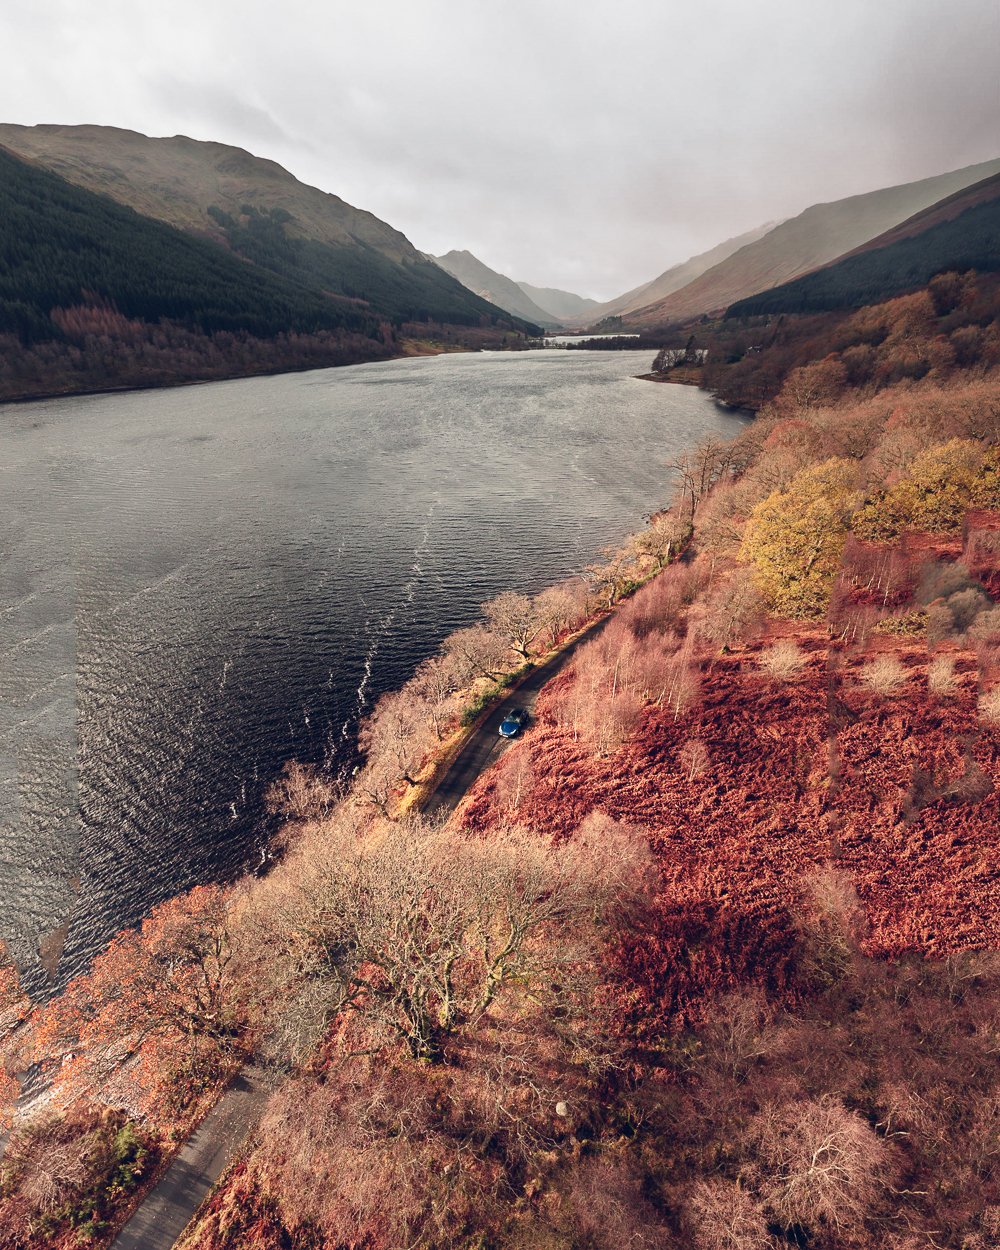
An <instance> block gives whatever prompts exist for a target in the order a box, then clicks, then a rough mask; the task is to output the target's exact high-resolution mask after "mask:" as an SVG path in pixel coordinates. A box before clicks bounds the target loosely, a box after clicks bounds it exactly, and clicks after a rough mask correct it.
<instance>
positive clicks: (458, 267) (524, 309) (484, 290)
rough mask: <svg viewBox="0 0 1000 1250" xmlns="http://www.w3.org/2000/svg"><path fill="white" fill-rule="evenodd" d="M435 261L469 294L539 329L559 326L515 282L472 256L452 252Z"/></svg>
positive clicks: (456, 251) (464, 252)
mask: <svg viewBox="0 0 1000 1250" xmlns="http://www.w3.org/2000/svg"><path fill="white" fill-rule="evenodd" d="M434 261H435V263H436V264H438V265H440V266H441V268H442V269H443V270H444V271H445V272H446V273H449V274H450V275H451V276H452V277H453V278H455V279H456V280H457V281H458V282H461V284H462V285H463V286H464V287H466V288H467V289H468V290H469V291H472V292H473V293H474V294H476V295H478V296H479V297H480V298H481V299H484V300H488V301H489V302H490V303H491V304H496V306H497V307H498V308H503V309H504V310H505V311H506V312H509V313H513V314H514V316H515V317H523V318H524V319H525V320H526V321H532V322H534V323H535V324H536V325H539V326H555V325H558V324H559V319H558V318H557V317H553V316H552V314H551V313H547V312H546V311H545V310H544V309H543V308H540V307H539V306H538V305H537V304H536V303H535V302H534V300H533V299H531V297H530V296H529V295H526V294H525V292H524V291H522V290H521V288H520V286H518V284H517V283H516V282H515V281H514V279H513V278H508V277H506V276H505V275H504V274H502V273H497V272H496V270H495V269H491V268H490V267H489V265H484V264H483V262H482V261H481V260H480V259H479V258H478V257H477V256H473V254H472V253H471V252H467V251H458V250H452V251H450V252H448V253H447V254H446V255H444V256H435V257H434Z"/></svg>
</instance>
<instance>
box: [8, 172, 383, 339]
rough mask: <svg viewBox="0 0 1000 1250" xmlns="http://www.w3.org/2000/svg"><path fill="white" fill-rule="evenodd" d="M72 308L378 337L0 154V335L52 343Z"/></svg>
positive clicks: (266, 278) (216, 252) (301, 292)
mask: <svg viewBox="0 0 1000 1250" xmlns="http://www.w3.org/2000/svg"><path fill="white" fill-rule="evenodd" d="M79 305H88V306H91V307H95V306H96V307H98V308H106V309H107V310H108V311H109V313H110V311H111V310H112V309H113V310H114V311H115V312H117V313H118V314H121V315H123V316H124V317H127V318H130V319H134V320H136V321H140V322H147V323H157V322H160V321H163V320H169V321H170V322H173V323H175V324H178V325H181V326H184V327H185V328H186V329H187V330H189V331H192V332H195V333H199V334H212V333H214V332H216V331H230V332H237V333H241V332H242V333H247V334H251V335H255V336H257V337H261V338H269V337H273V336H275V335H278V334H281V333H284V332H286V331H296V332H299V333H314V332H316V331H322V330H326V331H345V330H346V331H350V332H354V333H360V334H362V335H364V336H365V337H366V338H371V339H372V340H374V339H375V336H376V334H377V331H378V321H377V319H376V318H374V317H373V316H372V315H371V314H370V313H369V312H367V311H366V310H365V309H363V308H361V307H358V306H353V305H350V304H345V303H344V302H342V301H338V302H335V301H333V300H330V299H326V298H324V297H323V296H322V295H320V294H318V293H317V292H314V291H310V290H307V289H305V288H303V287H301V286H298V285H296V284H294V283H292V282H290V281H288V280H286V279H283V278H281V277H279V276H277V275H275V274H272V273H268V272H266V271H263V270H260V269H257V268H256V267H254V266H251V265H247V264H246V263H245V262H244V261H242V260H240V259H239V258H238V257H236V256H233V255H232V254H231V253H230V252H228V251H226V250H225V249H224V248H222V247H219V246H218V245H217V244H215V243H213V242H211V241H209V240H207V239H198V238H194V237H192V236H191V235H188V234H185V233H183V232H182V231H180V230H177V229H176V228H175V227H173V226H169V225H167V224H165V223H164V222H161V221H154V220H152V219H150V218H148V217H143V216H142V215H140V214H139V213H137V212H135V211H134V210H133V209H131V208H126V207H125V206H123V205H121V204H116V203H115V202H114V201H113V200H111V199H108V198H107V197H106V196H103V195H95V194H94V193H93V192H90V191H86V190H84V189H83V188H82V187H78V186H74V185H73V184H72V183H69V182H67V181H65V180H64V179H62V178H60V177H59V176H58V175H56V174H54V173H52V172H50V171H49V170H46V169H41V168H38V167H37V166H36V165H33V164H30V163H28V162H25V161H23V160H21V159H20V158H19V157H17V156H16V155H14V154H12V153H10V152H8V151H6V150H5V149H3V148H0V332H2V333H6V334H12V335H16V336H17V337H18V339H19V340H20V341H22V342H26V343H35V342H40V341H45V340H62V339H63V338H64V336H65V334H66V316H65V314H66V312H67V310H71V309H73V308H74V307H76V306H79ZM54 318H55V319H54ZM379 346H380V354H385V348H384V347H382V346H381V344H380V345H379Z"/></svg>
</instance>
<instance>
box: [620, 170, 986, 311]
mask: <svg viewBox="0 0 1000 1250" xmlns="http://www.w3.org/2000/svg"><path fill="white" fill-rule="evenodd" d="M998 172H1000V158H998V159H995V160H992V161H984V162H980V163H979V164H977V165H969V166H966V167H964V168H963V169H959V170H951V171H949V172H947V173H943V174H935V175H933V176H932V177H930V178H923V179H920V180H918V181H916V182H911V183H901V184H899V185H896V186H892V187H882V188H879V189H877V190H875V191H869V192H864V193H862V194H860V195H853V196H847V197H845V198H844V199H842V200H831V201H827V202H826V203H823V204H813V205H810V206H809V207H808V208H806V209H804V210H803V211H802V212H801V213H799V214H798V215H797V216H796V217H792V218H789V219H788V220H786V221H784V222H782V223H781V224H780V225H778V226H775V227H774V229H773V230H770V231H768V233H767V234H765V235H763V237H762V238H760V239H758V240H757V241H756V242H754V243H750V244H747V245H746V246H744V247H742V248H740V249H739V250H738V251H736V252H734V253H733V254H732V255H731V256H730V257H728V258H727V259H725V260H723V261H721V262H720V263H719V264H717V265H715V266H713V267H712V268H711V269H708V270H706V271H705V272H704V273H703V274H702V275H700V276H699V277H698V278H696V279H695V280H694V281H693V282H690V283H688V284H687V285H686V286H684V287H681V288H679V289H678V290H677V291H674V292H672V293H671V294H670V295H668V296H666V297H665V298H664V299H662V300H659V301H655V302H650V303H648V304H646V305H644V306H643V307H641V308H638V309H636V310H635V311H633V312H631V313H630V314H628V315H627V316H626V317H625V318H624V319H623V320H624V324H626V325H630V326H635V327H639V326H649V325H655V324H657V323H666V322H668V321H680V320H683V319H685V318H687V317H693V316H700V315H702V314H705V313H712V312H718V311H722V310H723V309H725V308H728V307H730V306H731V305H733V304H735V303H736V302H738V301H739V300H742V299H745V298H748V297H749V296H751V295H757V294H759V293H760V292H762V291H765V290H769V289H770V288H772V287H776V286H780V285H782V284H783V283H785V282H789V281H792V280H793V279H795V278H798V277H800V276H802V275H803V274H806V273H809V272H811V271H812V270H814V269H819V268H822V267H823V266H824V265H826V264H828V263H829V262H831V261H834V260H837V259H838V258H839V257H842V256H844V255H845V254H846V253H847V252H848V251H851V250H853V249H854V248H857V247H860V246H861V245H863V244H864V243H866V242H868V241H869V240H870V239H874V238H876V237H877V236H879V235H880V234H882V233H884V232H885V231H886V230H889V229H891V228H892V227H893V226H896V225H899V224H900V223H901V222H903V221H905V220H906V219H907V218H908V217H910V216H912V215H913V214H915V213H918V212H920V211H921V210H923V209H925V208H929V207H931V206H932V205H933V204H935V203H938V202H939V201H940V200H942V199H944V198H946V197H947V196H949V195H952V194H954V193H955V192H958V191H961V190H962V189H963V188H965V187H968V186H970V185H972V184H973V183H976V182H979V181H982V180H983V179H984V178H988V177H990V176H991V175H993V174H995V173H998Z"/></svg>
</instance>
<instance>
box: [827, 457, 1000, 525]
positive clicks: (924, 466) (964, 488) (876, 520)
mask: <svg viewBox="0 0 1000 1250" xmlns="http://www.w3.org/2000/svg"><path fill="white" fill-rule="evenodd" d="M995 461H996V458H995V454H994V455H992V456H991V457H990V460H989V463H986V462H985V461H984V452H983V448H982V447H981V446H980V445H979V444H978V443H975V442H973V441H972V440H971V439H966V438H953V439H951V440H950V441H949V442H947V443H940V444H938V446H936V447H929V448H928V449H927V450H926V451H922V452H921V453H920V455H919V456H916V457H915V458H914V460H913V463H912V464H911V465H910V468H909V470H908V472H907V474H906V476H905V477H904V478H902V480H901V481H899V482H897V483H896V484H895V486H892V487H890V489H889V490H883V491H879V493H878V494H877V495H875V496H874V497H873V498H872V499H869V500H868V501H867V502H866V503H865V505H864V507H863V508H861V509H859V511H858V513H857V516H855V518H854V520H853V521H852V523H851V528H852V529H853V530H854V532H855V534H857V536H858V537H859V538H861V539H863V540H865V541H866V542H878V543H886V542H894V541H895V540H896V539H897V538H898V537H899V535H900V534H902V533H903V532H904V531H905V530H930V531H931V532H933V533H938V534H947V533H954V532H955V531H956V530H958V529H960V528H961V526H962V519H963V518H964V516H965V513H966V511H967V510H968V509H969V508H970V507H974V506H978V507H990V506H995V504H994V503H993V502H992V501H993V500H997V501H1000V495H998V494H997V476H996V467H995Z"/></svg>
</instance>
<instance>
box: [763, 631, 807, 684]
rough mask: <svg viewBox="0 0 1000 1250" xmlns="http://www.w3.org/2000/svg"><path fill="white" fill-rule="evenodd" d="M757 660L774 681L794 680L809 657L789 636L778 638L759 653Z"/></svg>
mask: <svg viewBox="0 0 1000 1250" xmlns="http://www.w3.org/2000/svg"><path fill="white" fill-rule="evenodd" d="M757 662H758V663H759V664H760V666H761V668H762V669H763V670H764V672H765V673H767V675H768V676H769V677H773V678H774V680H775V681H794V680H795V678H796V677H798V676H799V675H800V674H801V672H802V670H803V669H804V668H805V666H806V664H808V662H809V657H808V656H807V655H806V653H805V652H804V651H803V650H802V648H801V647H800V646H799V645H798V643H796V642H792V640H791V639H790V638H779V640H778V641H777V642H776V643H774V645H773V646H770V647H768V648H767V649H766V650H764V651H762V652H761V653H760V656H759V658H758V661H757Z"/></svg>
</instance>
